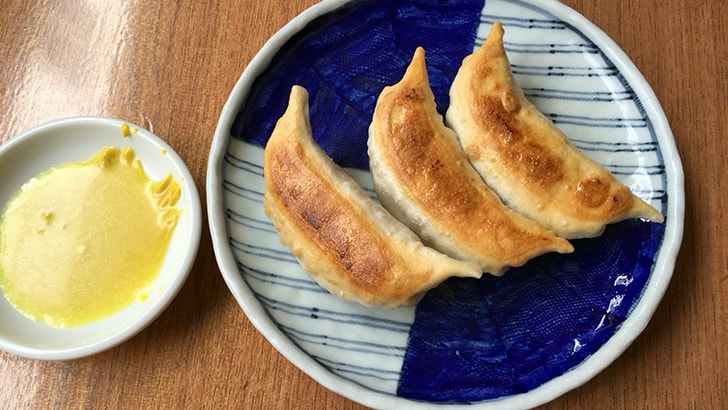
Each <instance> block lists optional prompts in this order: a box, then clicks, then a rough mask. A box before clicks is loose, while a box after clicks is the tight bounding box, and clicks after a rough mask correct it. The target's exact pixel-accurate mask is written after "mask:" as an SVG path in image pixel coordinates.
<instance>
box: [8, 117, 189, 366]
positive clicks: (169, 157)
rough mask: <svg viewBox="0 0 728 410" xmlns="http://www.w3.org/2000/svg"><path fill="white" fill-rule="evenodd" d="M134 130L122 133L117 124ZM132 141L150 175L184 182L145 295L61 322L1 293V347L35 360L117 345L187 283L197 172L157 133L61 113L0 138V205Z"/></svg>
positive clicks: (115, 121)
mask: <svg viewBox="0 0 728 410" xmlns="http://www.w3.org/2000/svg"><path fill="white" fill-rule="evenodd" d="M125 123H126V124H127V125H128V126H129V128H130V130H131V131H132V132H131V134H130V135H128V136H126V137H124V136H123V135H122V131H121V127H122V125H123V124H125ZM106 146H115V147H119V148H123V147H130V148H132V149H133V150H134V152H135V153H136V156H137V157H138V158H139V159H140V160H141V162H142V165H143V167H144V170H145V172H146V173H147V175H149V177H150V178H152V179H155V180H157V179H161V178H163V177H165V176H166V175H168V174H170V173H171V174H172V175H173V178H174V179H175V181H177V182H178V183H179V185H180V187H181V188H182V195H181V197H180V199H179V201H178V203H177V207H178V208H180V209H182V213H181V214H180V218H179V221H178V223H177V227H176V228H175V231H174V233H173V235H172V239H171V242H170V245H169V249H168V251H167V257H166V259H165V261H164V264H163V266H162V269H161V271H160V273H159V275H158V277H157V279H156V281H155V282H154V283H153V284H152V286H151V287H150V292H149V297H148V298H147V299H146V300H145V301H141V302H135V303H133V304H132V305H130V306H129V307H127V308H125V309H124V310H122V311H120V312H118V313H116V314H114V315H112V316H110V317H108V318H106V319H103V320H100V321H97V322H94V323H91V324H88V325H85V326H80V327H74V328H67V329H58V328H53V327H51V326H48V325H46V324H43V323H39V322H35V321H33V320H31V319H28V318H27V317H25V316H23V315H22V314H20V313H19V312H18V311H17V310H16V309H15V308H14V307H13V306H12V305H11V304H10V303H9V302H8V301H7V299H6V298H5V297H4V296H3V297H0V349H2V350H5V351H7V352H10V353H13V354H16V355H18V356H23V357H27V358H32V359H44V360H68V359H76V358H81V357H85V356H90V355H93V354H95V353H99V352H101V351H103V350H106V349H109V348H111V347H114V346H116V345H118V344H120V343H122V342H124V341H126V340H128V339H129V338H131V337H132V336H134V335H135V334H137V333H138V332H140V331H141V330H142V329H144V328H145V327H146V326H147V325H149V324H150V323H151V322H152V321H153V320H154V319H155V318H157V316H159V314H160V313H161V312H162V311H163V310H164V309H165V308H166V307H167V306H168V305H169V303H170V302H171V301H172V299H173V298H174V297H175V296H176V295H177V293H178V292H179V290H180V289H181V287H182V285H183V284H184V282H185V280H186V279H187V276H188V274H189V271H190V269H191V268H192V264H193V262H194V260H195V257H196V255H197V249H198V246H199V242H200V233H201V221H202V216H201V207H200V199H199V194H198V192H197V188H196V186H195V182H194V179H193V178H192V175H191V174H190V172H189V170H188V169H187V167H186V166H185V164H184V163H183V161H182V159H181V158H180V157H179V156H178V155H177V154H176V153H175V152H174V151H173V150H172V148H170V147H169V145H167V144H166V143H165V142H164V141H162V140H161V139H160V138H159V137H157V136H156V135H154V134H152V133H151V132H149V131H147V130H145V129H143V128H142V127H140V126H138V125H135V124H132V123H129V122H125V121H122V120H118V119H113V118H104V117H73V118H65V119H60V120H56V121H52V122H49V123H45V124H43V125H40V126H37V127H34V128H32V129H29V130H27V131H25V132H23V133H21V134H19V135H17V136H15V137H13V138H11V139H10V140H8V141H7V142H5V143H4V144H2V145H0V181H2V182H1V183H0V206H4V205H5V204H6V203H7V202H8V200H9V198H10V196H11V195H12V194H13V193H14V192H15V191H16V190H17V189H18V188H19V187H20V186H22V185H23V184H24V183H25V182H26V181H28V180H29V179H31V178H33V177H35V176H36V175H38V174H40V173H41V172H43V171H46V170H48V169H49V168H52V167H54V166H58V165H61V164H64V163H67V162H71V161H85V160H87V159H88V158H90V157H91V156H92V155H94V154H96V153H97V152H98V151H99V150H100V149H101V148H103V147H106Z"/></svg>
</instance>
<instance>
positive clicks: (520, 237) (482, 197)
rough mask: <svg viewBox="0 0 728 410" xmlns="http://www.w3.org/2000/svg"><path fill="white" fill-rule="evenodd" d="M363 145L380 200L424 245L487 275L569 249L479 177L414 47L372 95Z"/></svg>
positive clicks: (422, 53) (499, 272) (570, 250)
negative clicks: (393, 79)
mask: <svg viewBox="0 0 728 410" xmlns="http://www.w3.org/2000/svg"><path fill="white" fill-rule="evenodd" d="M368 147H369V161H370V169H371V172H372V179H373V181H374V189H375V191H376V192H377V196H378V197H379V200H380V201H381V203H382V205H384V207H385V208H387V210H389V211H390V212H391V213H392V215H394V216H395V217H396V218H397V219H399V220H400V221H403V222H404V223H405V224H406V225H408V226H409V227H410V228H411V229H412V230H413V231H415V233H417V234H418V235H419V236H420V237H421V238H422V240H423V241H424V242H425V243H426V244H427V245H429V246H432V247H433V248H435V249H437V250H439V251H441V252H444V253H446V254H448V255H450V256H452V257H455V258H458V259H462V260H471V261H475V262H477V263H478V264H479V265H480V267H481V268H482V269H483V270H484V271H487V272H489V273H491V274H494V275H500V274H502V273H503V272H504V271H505V270H506V269H507V268H508V267H512V266H521V265H523V264H524V263H526V262H527V261H528V260H529V259H531V258H533V257H535V256H538V255H541V254H543V253H546V252H551V251H557V252H561V253H568V252H572V251H573V249H574V248H573V247H572V246H571V244H570V243H569V242H568V241H566V240H565V239H563V238H558V237H556V236H554V235H553V234H552V233H550V232H547V231H546V230H545V229H543V228H541V227H540V226H539V225H538V224H537V223H535V222H533V221H531V220H529V219H527V218H525V217H523V216H522V215H520V214H518V213H516V212H513V211H511V210H510V209H508V208H507V207H506V206H505V205H504V204H503V203H502V202H501V201H500V199H499V198H498V197H497V195H495V194H494V193H493V192H492V191H491V190H490V189H489V188H488V187H487V186H486V185H485V183H483V181H482V179H481V178H480V176H479V175H478V174H477V173H476V172H475V170H474V169H473V167H472V166H471V165H470V163H469V162H468V159H467V157H466V156H465V153H464V152H463V150H462V148H461V147H460V146H459V144H458V142H457V139H456V138H455V135H454V134H453V132H452V130H450V129H449V128H447V127H445V125H444V124H443V120H442V116H441V115H440V114H438V113H437V109H436V106H435V97H434V95H433V94H432V90H431V89H430V85H429V82H428V76H427V71H426V68H425V57H424V50H423V49H422V48H418V49H417V50H416V51H415V55H414V57H413V60H412V63H411V64H410V66H409V67H408V69H407V71H406V73H405V75H404V77H403V78H402V80H401V81H400V82H399V83H397V84H395V85H393V86H391V87H386V88H385V89H384V90H383V91H382V93H381V94H380V96H379V99H378V100H377V105H376V108H375V110H374V117H373V120H372V123H371V125H370V128H369V140H368Z"/></svg>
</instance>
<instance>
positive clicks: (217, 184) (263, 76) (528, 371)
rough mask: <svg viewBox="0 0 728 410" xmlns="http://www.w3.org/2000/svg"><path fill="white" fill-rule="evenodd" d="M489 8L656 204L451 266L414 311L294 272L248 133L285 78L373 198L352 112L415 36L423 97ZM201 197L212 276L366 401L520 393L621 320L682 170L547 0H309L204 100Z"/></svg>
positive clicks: (676, 228) (560, 371) (657, 290)
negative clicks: (266, 206) (266, 203)
mask: <svg viewBox="0 0 728 410" xmlns="http://www.w3.org/2000/svg"><path fill="white" fill-rule="evenodd" d="M496 20H499V21H501V22H502V23H503V25H504V27H505V30H506V34H505V46H506V50H507V53H508V56H509V58H510V61H511V64H512V67H513V71H514V74H515V77H516V80H517V81H518V82H519V84H520V85H521V86H522V88H523V89H524V91H525V93H526V95H527V97H528V98H529V99H530V100H531V101H533V102H534V103H535V104H536V106H537V107H538V108H539V109H540V110H541V111H542V112H544V113H545V114H546V115H547V116H548V117H549V118H550V119H551V120H552V121H553V122H554V123H555V124H556V125H557V126H558V127H560V128H561V129H562V130H563V131H564V132H565V133H566V135H568V136H569V138H570V139H571V140H572V142H573V143H574V144H575V145H576V146H578V147H579V148H580V149H581V150H582V151H583V152H585V153H586V154H587V155H588V156H590V157H591V158H593V159H595V160H596V161H598V162H600V163H602V164H604V165H605V166H606V168H607V169H609V170H610V171H611V172H612V173H613V174H614V175H616V176H617V178H619V179H620V180H621V181H622V182H624V183H625V184H626V185H628V186H629V187H630V188H631V189H632V191H633V192H635V193H636V194H637V195H638V196H640V197H641V198H643V199H644V200H646V201H648V202H650V203H651V204H652V205H653V206H655V207H656V208H658V209H660V210H661V211H662V212H663V214H664V215H665V216H666V222H665V223H664V224H655V223H649V222H645V221H642V220H628V221H625V222H622V223H617V224H614V225H611V226H609V227H608V228H607V230H606V232H605V233H604V234H603V235H602V236H600V237H599V238H594V239H588V240H576V241H573V243H574V246H575V248H576V251H575V252H574V253H573V254H570V255H557V254H550V255H545V256H543V257H539V258H537V259H534V260H532V261H531V262H529V263H528V264H526V265H525V266H523V267H521V268H518V269H511V270H510V271H508V272H507V273H506V275H505V276H503V277H501V278H496V277H490V276H488V277H483V278H482V279H480V280H472V279H452V280H449V281H447V282H445V283H444V284H443V285H441V286H439V287H438V288H436V289H434V290H432V291H430V292H429V293H428V294H427V295H426V296H425V298H424V299H423V300H422V301H421V302H420V303H419V304H418V305H417V306H416V307H413V308H406V309H397V310H381V309H371V308H364V307H362V306H359V305H357V304H352V303H347V302H344V301H341V300H339V299H337V298H335V297H333V296H332V295H330V294H329V293H327V292H326V291H324V290H323V289H322V288H320V287H319V286H318V285H317V284H316V283H315V282H313V281H312V280H311V279H310V278H309V277H308V276H307V275H306V274H305V273H304V272H303V271H302V270H301V268H300V267H299V265H298V263H297V262H296V260H295V258H294V257H293V256H292V255H291V254H290V252H289V251H288V249H287V248H286V247H284V246H282V245H281V244H280V243H279V241H278V236H277V234H276V231H275V229H274V228H273V225H272V224H271V222H270V221H269V220H268V218H267V217H266V216H265V214H264V212H263V207H262V198H263V192H264V182H263V176H262V175H263V168H262V154H263V148H262V147H263V146H264V145H265V142H266V141H267V138H268V137H269V136H270V133H271V131H272V128H273V126H274V124H275V122H276V121H277V119H278V118H279V117H280V115H281V114H282V113H283V111H284V109H285V105H286V104H287V101H288V94H289V92H290V88H291V86H292V85H293V84H299V85H302V86H304V87H306V88H307V89H308V91H309V93H310V102H309V103H310V115H311V123H312V129H313V134H314V136H315V138H316V139H317V141H318V142H319V144H320V145H321V146H322V147H323V148H324V150H325V151H326V152H327V153H328V154H329V155H330V156H332V158H334V160H335V161H336V162H337V163H338V164H339V165H341V166H343V167H345V168H347V169H348V170H349V172H350V173H351V175H353V176H354V177H355V178H356V179H357V181H359V182H360V184H362V186H363V187H364V188H365V189H367V190H368V191H369V192H370V193H371V195H372V196H373V197H374V193H373V191H372V189H371V180H370V177H369V173H368V159H367V154H366V140H367V127H368V125H369V122H370V119H371V115H372V112H373V110H374V104H375V101H376V98H377V96H378V95H379V92H380V91H381V90H382V88H383V87H384V86H386V85H391V84H393V83H395V82H397V81H399V79H400V78H401V76H402V74H403V72H404V69H405V67H406V66H407V64H408V63H409V61H410V58H411V56H412V53H413V51H414V49H415V47H416V46H419V45H422V46H424V48H425V50H426V58H427V68H428V73H429V76H430V81H431V86H432V88H433V91H434V93H435V96H436V101H437V106H438V110H439V111H440V113H442V114H444V112H445V110H446V109H447V106H448V103H449V101H448V90H449V87H450V83H451V82H452V78H453V77H454V75H455V73H456V71H457V69H458V67H459V65H460V62H461V61H462V58H463V57H465V56H466V55H467V54H469V53H471V52H472V51H473V50H474V49H475V48H477V47H478V46H479V45H480V44H481V43H482V42H483V40H484V38H485V36H486V35H487V33H488V32H489V30H490V27H491V25H492V23H493V22H494V21H496ZM207 189H208V201H209V203H208V210H209V218H210V227H211V230H212V236H213V241H214V246H215V252H216V256H217V259H218V262H219V265H220V269H221V271H222V274H223V276H224V277H225V280H226V282H227V284H228V286H229V288H230V290H231V292H232V293H233V295H234V296H235V297H236V299H237V301H238V302H239V303H240V305H241V306H242V308H243V310H244V311H245V313H246V314H247V315H248V317H249V318H250V320H251V321H252V322H253V323H254V324H255V326H256V327H257V328H258V329H259V330H260V331H261V332H262V333H263V334H264V335H265V337H267V338H268V340H270V342H271V343H272V344H273V345H274V346H275V347H276V348H277V349H278V350H279V351H280V352H281V353H282V354H284V355H285V356H286V357H287V358H288V359H290V360H291V361H292V362H293V363H294V364H295V365H296V366H298V367H300V368H301V369H302V370H303V371H305V372H306V373H308V374H309V375H310V376H312V377H313V378H314V379H316V380H317V381H318V382H320V383H321V384H323V385H324V386H326V387H328V388H329V389H331V390H333V391H335V392H338V393H339V394H342V395H344V396H346V397H349V398H351V399H353V400H356V401H358V402H360V403H362V404H365V405H368V406H372V407H393V406H400V405H407V406H408V407H413V406H421V405H431V404H433V403H438V404H444V405H455V406H457V405H461V404H464V403H469V404H476V405H477V406H479V407H484V408H488V407H491V406H498V407H499V408H500V407H518V408H522V407H532V406H536V405H539V404H541V403H544V402H547V401H549V400H552V399H553V398H555V397H557V396H559V395H561V394H563V393H565V392H567V391H569V390H570V389H573V388H575V387H576V386H579V385H581V384H582V383H584V382H586V381H587V380H589V379H590V378H592V377H593V376H594V375H595V374H597V373H598V372H599V371H601V370H602V369H604V368H605V367H606V366H607V365H609V363H611V362H612V361H614V360H615V359H616V358H617V357H618V356H619V355H620V354H621V353H622V352H623V351H624V350H625V349H626V347H627V346H628V345H629V344H630V343H631V342H632V341H633V340H634V339H635V338H636V337H637V336H638V335H639V333H640V332H641V331H642V330H643V329H644V327H645V326H646V325H647V322H648V321H649V319H650V317H651V316H652V314H653V312H654V310H655V308H656V306H657V304H658V303H659V301H660V299H661V298H662V295H663V293H664V291H665V289H666V287H667V285H668V283H669V280H670V276H671V275H672V270H673V267H674V261H675V257H676V254H677V251H678V248H679V245H680V241H681V238H682V222H683V211H684V205H683V186H682V168H681V165H680V161H679V158H678V155H677V152H676V149H675V145H674V141H673V137H672V134H671V131H670V128H669V125H668V124H667V121H666V119H665V116H664V113H663V112H662V109H661V108H660V106H659V103H658V101H657V100H656V98H655V96H654V94H653V92H652V91H651V89H650V88H649V86H648V85H647V84H646V83H645V81H644V79H643V78H642V76H641V74H640V73H639V72H638V71H637V69H636V68H635V67H634V65H633V64H632V63H631V62H630V60H629V58H628V57H627V56H626V55H625V54H624V53H623V52H622V51H621V50H620V49H619V48H618V47H617V45H615V44H614V42H613V41H611V40H610V39H609V38H608V37H607V36H606V35H605V34H604V33H603V32H601V31H600V30H599V29H598V28H597V27H595V26H594V25H593V24H591V23H590V22H589V21H587V20H586V19H585V18H583V17H582V16H580V15H579V14H577V13H576V12H574V11H573V10H571V9H569V8H567V7H565V6H563V5H561V4H560V3H557V2H554V1H538V2H536V1H516V0H514V1H505V0H487V1H485V3H483V2H482V1H480V2H478V1H464V2H463V1H458V2H441V1H434V0H432V1H429V0H419V1H414V0H402V1H392V0H381V1H363V2H362V1H358V2H346V1H325V2H322V3H320V4H318V5H316V6H314V7H312V8H310V9H309V10H306V11H305V12H304V13H302V14H301V15H300V16H298V17H297V18H295V19H294V20H292V21H291V22H290V23H289V24H288V25H286V26H285V27H284V28H283V29H282V30H281V31H280V32H278V33H277V34H276V35H275V36H274V37H273V38H272V39H271V40H270V41H269V42H268V43H267V44H266V45H265V46H264V47H263V49H262V50H261V51H260V52H259V53H258V55H257V56H256V57H255V59H254V60H253V61H252V62H251V64H250V65H249V66H248V67H247V68H246V69H245V71H244V72H243V75H242V77H241V78H240V80H239V82H238V83H237V85H236V86H235V88H234V89H233V91H232V94H231V96H230V98H229V100H228V102H227V104H226V105H225V108H224V110H223V112H222V114H221V117H220V122H219V124H218V128H217V131H216V134H215V138H214V142H213V147H212V152H211V156H210V164H209V170H208V184H207Z"/></svg>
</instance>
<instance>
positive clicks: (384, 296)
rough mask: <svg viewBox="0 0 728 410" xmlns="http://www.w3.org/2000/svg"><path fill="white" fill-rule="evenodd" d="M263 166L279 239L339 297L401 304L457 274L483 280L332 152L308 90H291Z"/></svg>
mask: <svg viewBox="0 0 728 410" xmlns="http://www.w3.org/2000/svg"><path fill="white" fill-rule="evenodd" d="M263 163H264V164H263V167H264V176H265V185H266V189H265V196H264V208H265V212H266V214H267V215H268V216H269V217H270V219H271V220H272V221H273V222H274V224H275V227H276V229H277V230H278V233H279V237H280V240H281V242H282V243H283V244H285V245H286V246H288V247H289V248H290V249H291V252H292V253H293V255H294V256H295V257H296V258H297V259H298V261H299V262H300V264H301V266H302V267H303V269H304V270H305V271H306V272H307V273H308V274H309V275H310V276H311V277H312V278H313V279H314V280H316V281H317V282H318V283H319V284H320V285H321V286H323V287H324V288H326V289H328V290H329V291H330V292H331V293H333V294H334V295H336V296H338V297H340V298H342V299H347V300H353V301H356V302H359V303H361V304H364V305H367V306H378V307H390V308H391V307H399V306H406V305H412V304H415V303H417V302H418V301H419V300H420V299H421V297H422V296H423V295H424V293H425V292H426V291H427V290H429V289H431V288H433V287H435V286H437V285H438V284H440V283H441V282H442V281H444V280H445V279H447V278H449V277H451V276H461V277H475V278H478V277H480V276H481V275H482V271H481V270H480V268H479V267H478V266H477V264H475V263H472V262H462V261H459V260H455V259H453V258H450V257H448V256H446V255H443V254H441V253H439V252H437V251H435V250H433V249H431V248H428V247H426V246H425V245H423V244H422V242H421V241H420V240H419V238H418V237H417V236H416V235H415V234H414V233H413V232H412V231H411V230H409V229H408V228H407V227H405V226H404V225H403V224H401V223H400V222H399V221H397V220H396V219H395V218H394V217H392V215H390V214H389V213H388V212H387V211H386V210H385V209H384V208H382V207H381V206H380V205H379V204H378V203H376V202H375V201H373V200H372V199H371V198H370V197H369V196H368V194H367V193H366V192H365V191H364V190H363V189H362V188H361V187H360V186H359V185H358V184H357V183H356V181H354V180H353V179H352V178H351V177H350V176H349V175H348V174H346V173H345V172H344V171H343V170H342V169H341V168H340V167H339V166H338V165H336V164H335V163H334V162H333V161H332V160H331V158H329V157H328V156H327V155H326V153H325V152H324V151H323V150H322V149H321V148H320V147H319V146H318V144H317V143H316V142H315V141H314V139H313V136H312V135H311V126H310V123H309V117H308V93H307V92H306V90H305V89H304V88H302V87H299V86H294V87H293V88H292V90H291V95H290V101H289V105H288V108H287V110H286V112H285V113H284V114H283V116H282V117H281V118H280V120H279V121H278V123H277V124H276V127H275V129H274V131H273V133H272V135H271V137H270V140H269V141H268V144H267V146H266V148H265V153H264V160H263Z"/></svg>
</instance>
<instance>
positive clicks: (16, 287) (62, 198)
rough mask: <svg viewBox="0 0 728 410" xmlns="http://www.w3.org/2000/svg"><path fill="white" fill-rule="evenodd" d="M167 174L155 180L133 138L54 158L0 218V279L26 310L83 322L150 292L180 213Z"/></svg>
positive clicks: (46, 318) (43, 318)
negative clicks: (61, 160) (59, 160)
mask: <svg viewBox="0 0 728 410" xmlns="http://www.w3.org/2000/svg"><path fill="white" fill-rule="evenodd" d="M180 195H181V188H180V186H179V184H178V183H177V182H175V181H174V180H173V179H172V175H171V174H169V175H168V176H167V177H166V178H164V179H162V180H159V181H154V180H151V179H150V178H149V177H148V176H147V175H146V173H145V172H144V169H143V167H142V164H141V162H140V160H139V158H137V157H136V155H135V153H134V151H133V150H132V149H130V148H124V149H123V150H119V149H118V148H115V147H106V148H103V149H102V150H101V151H99V152H98V153H97V154H96V155H94V156H93V157H92V158H90V159H89V160H87V161H83V162H74V163H68V164H65V165H61V166H59V167H55V168H52V169H50V170H48V171H46V172H43V173H42V174H40V175H38V176H37V177H35V178H33V179H31V180H30V181H28V182H27V183H25V184H24V185H23V186H22V187H21V188H20V189H19V190H18V191H17V192H15V193H14V194H13V196H12V197H11V199H10V201H9V202H8V204H7V205H6V206H5V209H4V211H3V215H2V219H0V286H1V287H2V289H3V291H4V292H5V296H6V298H7V299H8V301H9V302H10V303H11V304H12V305H13V306H14V307H15V308H16V309H17V310H18V311H20V312H21V313H23V314H24V315H26V316H27V317H29V318H31V319H33V320H36V321H39V322H43V323H46V324H49V325H51V326H54V327H60V328H65V327H76V326H80V325H84V324H88V323H91V322H94V321H97V320H100V319H103V318H105V317H108V316H111V315H112V314H114V313H116V312H118V311H120V310H122V309H123V308H125V307H127V306H129V305H131V304H132V303H134V302H135V301H137V300H139V301H143V300H144V299H146V298H147V297H148V295H149V287H150V286H151V285H152V284H153V283H154V280H155V279H156V277H157V276H158V274H159V271H160V269H161V267H162V264H163V262H164V259H165V255H166V253H167V248H168V246H169V242H170V239H171V237H172V233H173V231H174V229H175V227H176V225H177V220H178V219H179V215H180V213H181V210H180V209H177V208H175V205H176V203H177V201H178V200H179V198H180Z"/></svg>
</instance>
